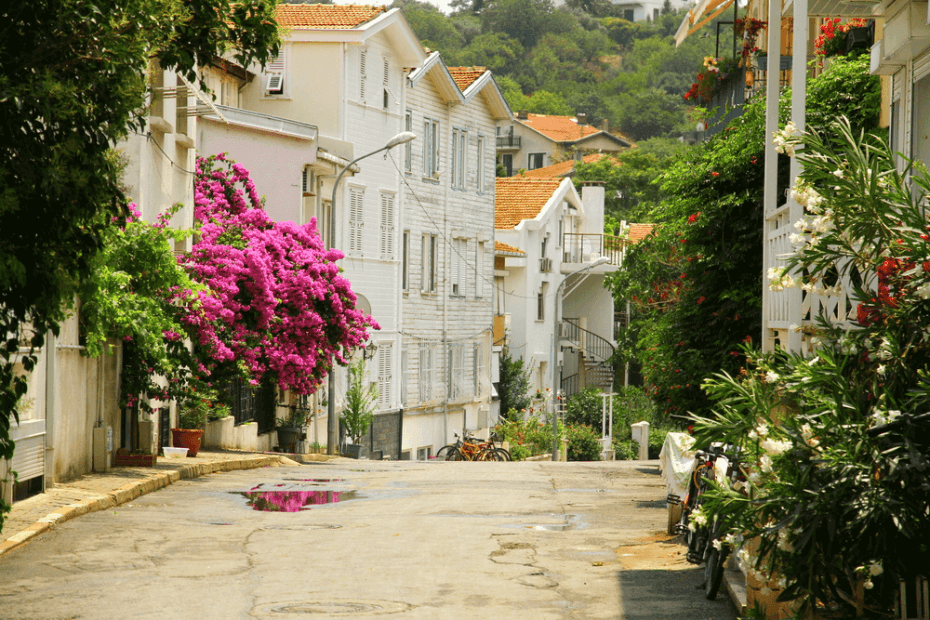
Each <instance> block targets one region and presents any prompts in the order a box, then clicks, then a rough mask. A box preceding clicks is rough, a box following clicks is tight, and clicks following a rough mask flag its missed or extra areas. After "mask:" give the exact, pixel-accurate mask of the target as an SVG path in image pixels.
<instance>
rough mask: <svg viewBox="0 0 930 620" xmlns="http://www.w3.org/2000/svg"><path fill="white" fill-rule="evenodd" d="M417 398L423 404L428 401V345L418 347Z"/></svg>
mask: <svg viewBox="0 0 930 620" xmlns="http://www.w3.org/2000/svg"><path fill="white" fill-rule="evenodd" d="M418 378H419V391H420V394H419V397H420V402H421V403H425V402H427V401H429V400H430V398H431V397H432V395H431V394H430V381H431V380H432V376H431V373H430V349H429V345H428V344H421V345H420V368H419V377H418Z"/></svg>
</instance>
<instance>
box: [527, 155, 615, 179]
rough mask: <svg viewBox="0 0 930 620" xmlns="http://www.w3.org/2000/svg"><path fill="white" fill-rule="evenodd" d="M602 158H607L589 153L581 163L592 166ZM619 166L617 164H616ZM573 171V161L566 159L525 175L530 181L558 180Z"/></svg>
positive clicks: (528, 171)
mask: <svg viewBox="0 0 930 620" xmlns="http://www.w3.org/2000/svg"><path fill="white" fill-rule="evenodd" d="M602 157H609V155H608V154H607V153H591V154H590V155H585V156H584V158H582V160H581V161H583V162H584V163H586V164H593V163H595V162H597V161H600V159H601V158H602ZM617 165H618V166H619V165H620V164H619V163H618V164H617ZM574 171H575V160H574V159H568V160H565V161H563V162H559V163H557V164H552V165H551V166H546V167H545V168H537V169H536V170H527V171H526V173H525V175H526V176H527V177H530V178H531V179H560V178H562V177H566V176H571V174H572V173H573V172H574Z"/></svg>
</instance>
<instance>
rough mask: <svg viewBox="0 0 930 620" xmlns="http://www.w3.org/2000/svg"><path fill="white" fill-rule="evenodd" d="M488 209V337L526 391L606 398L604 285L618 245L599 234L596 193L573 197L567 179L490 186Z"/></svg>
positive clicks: (599, 192)
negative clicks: (520, 374)
mask: <svg viewBox="0 0 930 620" xmlns="http://www.w3.org/2000/svg"><path fill="white" fill-rule="evenodd" d="M495 205H496V207H495V235H496V236H495V265H494V280H495V287H496V289H497V300H496V306H495V311H496V312H497V313H498V316H499V317H500V318H499V319H498V329H497V332H498V338H500V334H503V335H504V344H505V345H506V346H507V348H508V350H509V352H510V355H511V356H512V357H514V358H518V359H522V360H523V362H524V367H525V368H526V369H528V370H529V371H530V386H531V388H532V389H533V390H535V389H543V390H544V389H545V388H552V387H553V386H555V389H559V390H562V391H564V392H565V393H566V395H571V394H573V393H575V392H577V391H578V390H580V389H582V388H584V387H586V386H590V385H596V386H598V387H601V388H603V389H610V387H611V386H612V384H613V369H612V368H611V367H610V366H609V365H608V364H607V363H606V362H607V360H608V359H609V358H610V356H611V355H612V354H613V351H614V346H615V342H614V339H613V327H614V304H613V297H612V296H611V293H610V291H608V290H607V289H605V288H604V278H605V276H606V275H607V274H609V273H611V272H613V271H615V270H617V269H618V268H619V266H620V264H621V261H622V258H623V248H624V241H623V240H622V239H621V238H620V237H614V236H611V235H605V234H604V233H603V226H604V188H603V186H602V185H600V184H598V183H592V184H589V185H586V186H585V187H583V188H582V193H581V195H579V193H578V191H577V190H576V189H575V186H574V184H573V183H572V181H571V180H570V179H567V178H565V179H558V178H549V179H539V178H527V177H521V176H517V177H512V178H498V179H497V195H496V197H495ZM602 256H604V257H607V259H608V260H607V261H606V263H605V264H602V265H599V266H597V267H593V268H588V267H590V265H591V263H592V262H593V261H595V260H596V259H598V258H600V257H602ZM553 338H557V339H558V340H557V342H556V347H555V358H553V355H552V351H553V348H552V344H553Z"/></svg>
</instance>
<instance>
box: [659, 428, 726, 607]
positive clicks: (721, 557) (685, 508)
mask: <svg viewBox="0 0 930 620" xmlns="http://www.w3.org/2000/svg"><path fill="white" fill-rule="evenodd" d="M738 455H739V448H737V447H736V446H730V445H724V444H720V443H713V444H711V445H710V447H709V448H708V449H707V450H706V451H704V450H701V451H698V452H697V454H696V455H695V462H694V466H693V467H692V469H691V477H690V480H689V482H688V493H687V495H686V496H685V499H684V501H681V499H680V498H678V497H677V496H669V498H668V501H669V502H670V503H673V504H674V503H680V504H681V505H682V511H681V519H680V521H679V523H678V526H677V530H678V531H679V532H682V533H683V534H684V540H685V544H687V545H688V553H687V555H686V559H687V561H688V562H691V563H692V564H704V594H705V597H706V598H707V599H709V600H714V599H715V598H716V597H717V592H718V591H719V590H720V584H721V582H722V580H723V571H724V568H725V566H726V560H727V557H728V556H729V553H730V547H729V545H728V544H727V543H726V541H725V540H724V539H723V538H722V537H721V534H722V532H721V523H720V520H719V519H717V518H716V517H714V519H713V520H712V521H711V522H707V521H706V519H705V520H704V521H703V522H701V523H699V522H697V521H694V520H693V519H692V514H693V513H694V512H695V511H697V510H698V509H699V508H700V507H701V506H703V505H704V494H705V492H706V491H707V489H708V488H710V484H709V481H711V480H714V479H715V478H716V476H717V473H716V472H717V461H718V459H719V458H720V457H723V458H724V459H725V460H726V461H727V471H726V478H727V479H728V480H730V481H731V483H732V482H734V481H735V480H736V479H737V478H738V477H740V476H742V470H741V468H740V465H739V457H738ZM716 541H719V542H718V543H717V544H716V545H715V544H714V543H715V542H716Z"/></svg>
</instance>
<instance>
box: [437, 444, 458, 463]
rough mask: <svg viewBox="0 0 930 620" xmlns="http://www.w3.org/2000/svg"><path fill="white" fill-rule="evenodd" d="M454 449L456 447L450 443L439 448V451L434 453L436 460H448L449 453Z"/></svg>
mask: <svg viewBox="0 0 930 620" xmlns="http://www.w3.org/2000/svg"><path fill="white" fill-rule="evenodd" d="M455 449H456V447H455V446H453V445H452V444H449V445H448V446H443V447H441V448H439V451H438V452H437V453H436V460H437V461H448V460H449V454H450V453H451V452H453V451H454V450H455Z"/></svg>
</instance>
